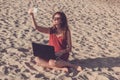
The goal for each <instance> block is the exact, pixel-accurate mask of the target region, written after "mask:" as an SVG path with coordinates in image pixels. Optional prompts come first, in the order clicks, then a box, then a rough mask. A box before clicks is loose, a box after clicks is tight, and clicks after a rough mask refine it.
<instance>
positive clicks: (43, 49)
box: [32, 42, 56, 60]
mask: <svg viewBox="0 0 120 80" xmlns="http://www.w3.org/2000/svg"><path fill="white" fill-rule="evenodd" d="M32 48H33V54H34V56H37V57H40V58H42V59H45V60H49V59H56V56H55V51H54V47H53V46H50V45H43V44H39V43H35V42H32Z"/></svg>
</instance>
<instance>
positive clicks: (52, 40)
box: [49, 28, 69, 61]
mask: <svg viewBox="0 0 120 80" xmlns="http://www.w3.org/2000/svg"><path fill="white" fill-rule="evenodd" d="M49 45H51V46H54V48H55V52H59V51H60V50H63V49H66V47H67V40H66V39H64V38H63V36H59V37H57V36H56V34H55V31H54V29H53V28H51V29H50V37H49ZM68 57H69V53H64V54H63V55H62V56H61V57H60V58H61V59H62V60H65V61H67V60H68Z"/></svg>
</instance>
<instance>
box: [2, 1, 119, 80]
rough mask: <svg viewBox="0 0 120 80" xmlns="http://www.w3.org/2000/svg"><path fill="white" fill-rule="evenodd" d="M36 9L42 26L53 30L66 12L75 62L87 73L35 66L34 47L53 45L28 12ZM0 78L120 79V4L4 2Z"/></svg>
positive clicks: (25, 79)
mask: <svg viewBox="0 0 120 80" xmlns="http://www.w3.org/2000/svg"><path fill="white" fill-rule="evenodd" d="M33 7H36V8H37V13H36V14H35V18H36V21H37V23H38V25H41V26H44V27H51V26H52V15H53V14H54V13H55V12H57V11H63V12H64V13H65V14H66V15H67V18H68V24H69V27H70V30H71V36H72V52H71V53H70V57H69V61H70V62H71V63H73V64H77V65H80V66H81V67H82V68H83V71H82V72H77V71H76V70H74V69H71V68H69V72H68V73H65V72H62V71H55V70H51V69H48V68H42V67H38V66H36V65H35V64H34V61H33V60H34V58H35V57H34V56H33V51H32V46H31V43H32V42H33V41H34V42H38V43H42V44H47V43H48V39H49V35H47V34H43V33H41V32H38V31H37V30H35V29H34V28H33V26H32V23H31V18H30V15H29V14H28V10H29V9H30V8H33ZM0 80H120V0H0Z"/></svg>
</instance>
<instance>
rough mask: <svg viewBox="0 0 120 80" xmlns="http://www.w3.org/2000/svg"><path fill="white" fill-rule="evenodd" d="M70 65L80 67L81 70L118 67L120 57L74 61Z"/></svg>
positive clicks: (119, 65)
mask: <svg viewBox="0 0 120 80" xmlns="http://www.w3.org/2000/svg"><path fill="white" fill-rule="evenodd" d="M71 63H75V64H78V65H80V66H81V67H83V68H85V67H86V68H91V69H93V68H109V69H110V68H112V67H120V57H104V58H94V59H90V58H89V59H75V60H72V61H71Z"/></svg>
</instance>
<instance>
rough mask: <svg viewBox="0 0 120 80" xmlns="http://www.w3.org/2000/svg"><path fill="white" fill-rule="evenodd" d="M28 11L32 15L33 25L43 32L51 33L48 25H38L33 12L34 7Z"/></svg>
mask: <svg viewBox="0 0 120 80" xmlns="http://www.w3.org/2000/svg"><path fill="white" fill-rule="evenodd" d="M28 13H29V14H30V15H31V18H32V24H33V26H34V27H35V28H36V29H37V30H38V31H40V32H43V33H48V34H49V33H50V28H47V27H42V26H38V25H37V23H36V21H35V17H34V14H33V9H30V10H29V11H28Z"/></svg>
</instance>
